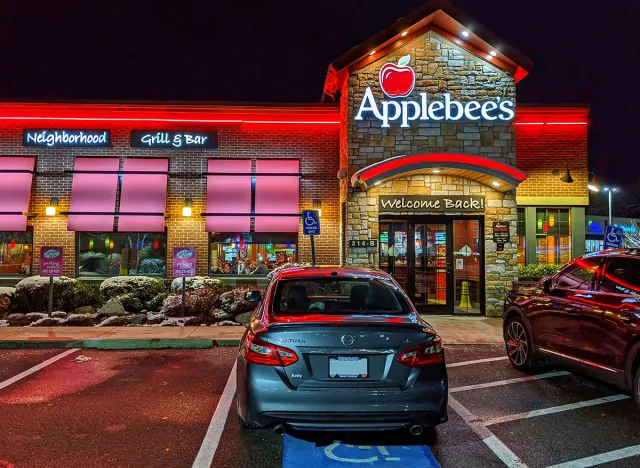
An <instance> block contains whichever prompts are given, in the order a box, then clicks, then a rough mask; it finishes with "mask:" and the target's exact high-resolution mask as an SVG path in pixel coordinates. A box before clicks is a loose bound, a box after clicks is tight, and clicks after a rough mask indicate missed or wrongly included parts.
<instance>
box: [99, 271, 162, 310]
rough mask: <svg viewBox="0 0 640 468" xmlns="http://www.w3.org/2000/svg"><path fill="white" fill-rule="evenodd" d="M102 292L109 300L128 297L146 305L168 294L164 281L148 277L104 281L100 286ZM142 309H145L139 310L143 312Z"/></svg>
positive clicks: (114, 278) (121, 277)
mask: <svg viewBox="0 0 640 468" xmlns="http://www.w3.org/2000/svg"><path fill="white" fill-rule="evenodd" d="M100 291H101V292H102V293H103V294H104V296H105V298H106V299H107V300H109V299H113V298H120V297H121V296H124V295H127V296H128V297H132V298H137V299H138V301H140V303H141V304H145V303H147V302H149V301H151V300H153V299H154V298H155V297H156V296H158V295H160V294H163V293H166V287H165V285H164V280H162V279H160V278H149V277H148V276H115V277H113V278H108V279H106V280H104V281H103V282H102V284H100ZM125 300H126V299H125ZM123 303H124V301H123ZM136 305H137V304H136ZM142 308H143V307H142V306H140V307H138V310H142Z"/></svg>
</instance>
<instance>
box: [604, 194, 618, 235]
mask: <svg viewBox="0 0 640 468" xmlns="http://www.w3.org/2000/svg"><path fill="white" fill-rule="evenodd" d="M603 190H604V191H605V192H607V194H608V195H609V226H611V225H612V224H613V222H612V221H611V194H612V193H613V192H617V191H618V188H617V187H604V188H603Z"/></svg>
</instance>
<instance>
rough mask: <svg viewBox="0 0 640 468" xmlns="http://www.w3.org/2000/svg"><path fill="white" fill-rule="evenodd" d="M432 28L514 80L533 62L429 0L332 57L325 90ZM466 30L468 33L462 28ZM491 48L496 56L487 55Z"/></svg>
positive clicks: (446, 5) (446, 4) (443, 0)
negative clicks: (466, 34) (509, 74)
mask: <svg viewBox="0 0 640 468" xmlns="http://www.w3.org/2000/svg"><path fill="white" fill-rule="evenodd" d="M430 30H432V31H435V32H437V33H438V34H440V35H441V36H443V37H445V38H447V39H449V40H451V41H452V42H454V43H456V44H457V45H458V46H460V47H461V48H463V49H466V50H467V51H468V52H470V53H471V54H474V55H476V56H478V57H480V58H482V59H483V60H486V61H487V62H490V63H492V64H494V65H495V66H496V67H498V68H501V69H503V70H505V71H508V72H510V73H513V75H514V77H515V80H516V82H518V81H520V80H521V79H523V78H524V77H526V76H527V75H528V74H529V71H530V70H531V68H532V67H533V62H532V61H531V60H530V59H529V58H527V57H526V56H525V55H524V54H522V53H521V52H519V51H518V50H516V49H515V48H513V47H511V46H509V45H508V44H507V43H506V42H505V41H503V40H502V39H500V38H499V37H498V36H496V35H495V34H493V33H492V32H491V31H489V30H488V29H486V28H484V27H483V26H482V25H480V24H479V23H478V22H477V21H475V20H474V19H473V18H472V17H470V16H469V15H467V14H466V13H465V12H463V11H462V10H461V9H459V8H457V7H456V6H454V5H453V4H452V3H451V2H450V1H448V0H432V1H429V2H427V3H425V4H423V5H422V6H420V7H419V8H417V9H416V10H414V11H412V12H411V13H409V14H408V15H406V16H404V17H403V18H400V19H399V20H397V21H396V22H394V23H393V24H391V25H390V26H389V27H387V28H385V29H383V30H382V31H380V32H379V33H377V34H376V35H374V36H372V37H370V38H369V39H367V40H366V41H364V42H362V43H361V44H358V45H357V46H355V47H353V48H352V49H351V50H349V51H348V52H346V53H345V54H343V55H341V56H340V57H338V58H337V59H335V60H334V61H333V62H332V63H331V65H330V66H329V70H328V72H327V77H326V80H325V89H324V91H325V94H326V95H333V94H334V93H335V92H336V91H338V90H340V89H341V88H342V85H343V84H344V83H345V81H346V79H347V77H348V76H349V73H351V72H353V71H354V70H358V69H360V68H363V67H365V66H367V65H369V64H370V63H373V62H375V61H377V60H380V58H381V57H384V56H385V55H388V54H390V53H392V52H393V51H395V50H397V49H399V48H400V47H403V46H404V45H406V44H407V43H409V42H411V41H413V40H414V39H416V38H417V37H420V36H421V35H423V34H425V33H426V32H427V31H430ZM463 31H465V32H468V33H469V35H468V36H467V37H464V36H462V32H463ZM491 51H494V52H495V54H496V55H495V56H492V55H490V54H489V53H490V52H491Z"/></svg>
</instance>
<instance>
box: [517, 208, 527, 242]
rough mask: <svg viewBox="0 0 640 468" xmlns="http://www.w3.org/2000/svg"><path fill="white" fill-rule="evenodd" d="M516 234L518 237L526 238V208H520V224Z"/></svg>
mask: <svg viewBox="0 0 640 468" xmlns="http://www.w3.org/2000/svg"><path fill="white" fill-rule="evenodd" d="M516 234H517V235H518V236H526V235H527V233H526V223H525V216H524V208H518V224H517V228H516Z"/></svg>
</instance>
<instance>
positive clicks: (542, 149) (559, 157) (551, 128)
mask: <svg viewBox="0 0 640 468" xmlns="http://www.w3.org/2000/svg"><path fill="white" fill-rule="evenodd" d="M541 119H544V117H542V118H541ZM517 129H518V139H517V143H516V151H517V155H518V156H517V159H516V162H517V166H518V167H519V168H520V169H522V170H523V171H524V172H526V173H527V180H525V181H524V182H523V183H522V184H520V185H519V186H518V189H517V194H518V197H583V198H585V200H586V203H588V196H589V193H588V191H587V179H588V175H587V173H588V171H589V169H588V152H587V130H588V127H587V125H517ZM567 164H568V165H569V170H570V171H571V176H572V177H573V180H574V183H572V184H566V183H564V182H562V181H561V180H560V177H561V176H563V175H564V173H565V170H566V166H567ZM554 170H557V171H559V175H557V176H554V175H553V171H554ZM586 203H585V204H586Z"/></svg>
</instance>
